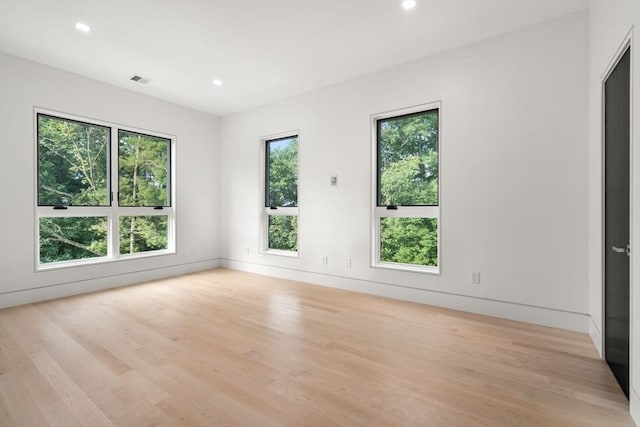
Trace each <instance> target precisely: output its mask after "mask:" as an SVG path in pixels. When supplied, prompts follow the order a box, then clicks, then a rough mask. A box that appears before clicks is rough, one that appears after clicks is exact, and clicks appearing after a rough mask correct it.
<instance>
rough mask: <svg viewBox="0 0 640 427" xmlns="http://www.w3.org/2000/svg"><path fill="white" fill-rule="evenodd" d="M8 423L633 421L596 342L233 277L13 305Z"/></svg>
mask: <svg viewBox="0 0 640 427" xmlns="http://www.w3.org/2000/svg"><path fill="white" fill-rule="evenodd" d="M0 425H2V427H5V426H6V427H13V426H23V425H29V426H30V425H35V426H39V425H64V426H73V425H91V426H94V425H95V426H100V425H118V426H132V427H133V426H177V425H189V426H200V425H202V426H252V427H253V426H261V427H262V426H265V427H268V426H302V425H307V426H329V425H337V426H367V427H369V426H390V425H399V426H411V425H414V426H424V425H429V426H436V427H437V426H447V427H450V426H514V425H520V426H545V427H546V426H594V427H595V426H614V425H615V426H632V425H633V423H632V421H631V418H630V416H629V414H628V402H627V401H626V399H625V398H624V395H623V394H622V392H621V391H620V388H619V387H618V385H617V383H616V382H615V380H614V378H613V375H612V374H611V372H610V371H609V369H608V368H607V366H606V364H605V363H604V362H603V361H602V360H600V359H599V358H598V356H597V353H596V351H595V348H594V347H593V345H592V343H591V341H590V338H589V337H588V336H587V335H585V334H578V333H574V332H570V331H563V330H559V329H553V328H545V327H540V326H536V325H531V324H524V323H518V322H512V321H509V320H505V319H498V318H492V317H487V316H480V315H476V314H471V313H464V312H458V311H453V310H448V309H444V308H438V307H431V306H426V305H421V304H414V303H408V302H403V301H397V300H391V299H386V298H381V297H376V296H371V295H363V294H357V293H353V292H346V291H341V290H337V289H332V288H324V287H318V286H312V285H305V284H300V283H296V282H292V281H287V280H281V279H277V278H272V277H266V276H259V275H255V274H250V273H244V272H237V271H230V270H224V269H218V270H212V271H206V272H200V273H195V274H190V275H185V276H181V277H175V278H169V279H164V280H158V281H155V282H149V283H144V284H140V285H137V286H131V287H126V288H120V289H112V290H108V291H103V292H97V293H94V294H88V295H80V296H75V297H70V298H65V299H60V300H55V301H48V302H43V303H38V304H32V305H26V306H22V307H15V308H10V309H4V310H0Z"/></svg>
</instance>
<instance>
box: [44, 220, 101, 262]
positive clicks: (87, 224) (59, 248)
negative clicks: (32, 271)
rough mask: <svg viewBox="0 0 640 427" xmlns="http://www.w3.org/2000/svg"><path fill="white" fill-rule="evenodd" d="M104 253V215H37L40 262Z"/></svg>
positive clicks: (94, 255) (95, 255) (88, 256)
mask: <svg viewBox="0 0 640 427" xmlns="http://www.w3.org/2000/svg"><path fill="white" fill-rule="evenodd" d="M105 255H107V218H106V217H71V218H40V261H41V262H43V263H46V262H53V261H69V260H74V259H83V258H95V257H101V256H105Z"/></svg>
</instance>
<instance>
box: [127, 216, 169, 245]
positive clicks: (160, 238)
mask: <svg viewBox="0 0 640 427" xmlns="http://www.w3.org/2000/svg"><path fill="white" fill-rule="evenodd" d="M167 226H168V217H167V216H138V217H136V216H123V217H120V253H121V254H126V253H131V254H133V253H139V252H147V251H157V250H161V249H167Z"/></svg>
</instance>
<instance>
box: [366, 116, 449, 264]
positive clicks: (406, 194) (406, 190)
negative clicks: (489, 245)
mask: <svg viewBox="0 0 640 427" xmlns="http://www.w3.org/2000/svg"><path fill="white" fill-rule="evenodd" d="M439 113H440V105H439V104H429V105H422V106H419V107H416V108H412V109H407V110H402V111H395V112H391V113H385V114H381V115H376V116H374V117H373V123H372V124H373V127H374V135H375V138H374V144H375V151H374V152H375V153H376V158H375V177H374V179H375V182H376V185H375V192H376V194H375V201H376V203H375V205H374V207H373V230H372V231H373V239H372V240H373V242H374V248H373V251H372V252H373V260H374V261H373V264H374V266H380V267H390V268H400V269H406V270H412V271H425V272H434V273H437V272H439V246H440V242H439V220H440V200H439V156H438V145H439Z"/></svg>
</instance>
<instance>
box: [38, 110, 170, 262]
mask: <svg viewBox="0 0 640 427" xmlns="http://www.w3.org/2000/svg"><path fill="white" fill-rule="evenodd" d="M36 121H37V136H36V145H37V153H38V154H37V157H38V158H37V165H38V168H37V169H38V170H37V222H38V223H37V230H38V239H37V245H38V254H37V255H38V256H37V258H38V262H37V265H38V267H51V266H56V265H75V264H82V263H86V262H87V259H89V258H93V259H96V258H97V259H102V260H113V259H117V258H120V257H122V256H125V255H132V254H138V256H142V255H150V254H161V253H167V252H172V251H173V250H175V249H174V247H175V246H174V243H173V242H174V241H175V239H174V234H173V233H174V231H173V230H174V229H175V227H174V218H175V208H174V207H173V206H172V201H171V194H172V188H171V174H172V171H171V151H172V140H171V138H166V137H160V136H153V135H146V134H142V133H138V132H134V131H131V130H125V129H119V128H118V126H116V125H109V124H105V123H96V122H93V121H85V120H78V119H76V118H70V117H59V116H57V115H50V114H47V113H42V112H38V113H37V114H36ZM115 140H117V141H118V143H117V144H112V141H115Z"/></svg>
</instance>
